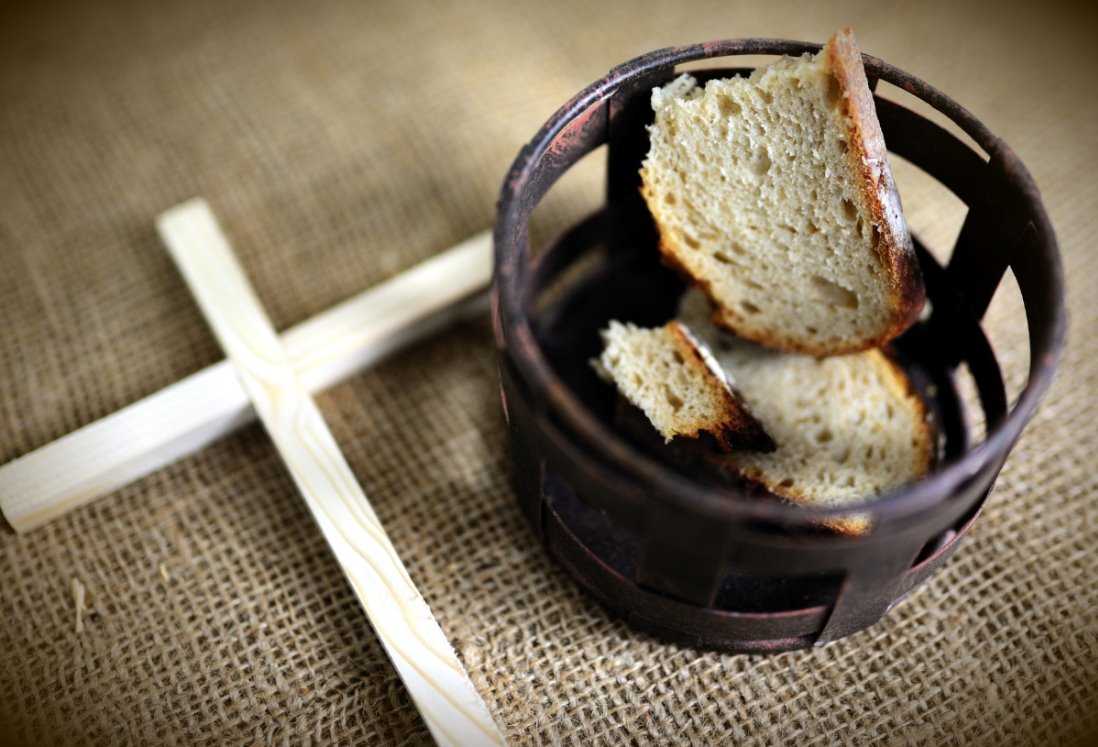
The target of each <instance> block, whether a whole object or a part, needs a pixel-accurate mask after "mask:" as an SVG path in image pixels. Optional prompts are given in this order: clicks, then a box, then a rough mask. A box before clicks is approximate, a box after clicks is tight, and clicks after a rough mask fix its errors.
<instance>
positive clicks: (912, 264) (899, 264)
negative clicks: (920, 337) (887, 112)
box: [825, 28, 926, 349]
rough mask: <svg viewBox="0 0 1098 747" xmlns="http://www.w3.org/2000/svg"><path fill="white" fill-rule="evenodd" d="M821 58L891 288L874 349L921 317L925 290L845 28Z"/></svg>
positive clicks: (853, 46) (861, 69) (859, 62)
mask: <svg viewBox="0 0 1098 747" xmlns="http://www.w3.org/2000/svg"><path fill="white" fill-rule="evenodd" d="M825 59H826V61H827V64H828V67H829V68H830V71H831V75H832V76H833V77H834V78H835V80H836V82H837V83H838V86H839V91H840V92H841V94H842V95H841V96H840V99H839V105H840V106H841V107H842V110H843V113H844V115H845V117H844V119H845V121H846V124H847V131H848V133H849V135H850V138H849V143H850V145H851V147H850V151H849V153H848V157H849V159H850V165H851V168H852V169H853V170H854V171H856V172H857V173H859V174H860V175H861V178H862V183H863V186H864V188H863V190H862V193H863V196H864V197H865V200H866V202H867V205H868V207H869V210H870V213H871V214H872V216H873V223H874V226H876V228H877V232H878V235H879V241H878V242H877V246H876V251H877V256H878V258H879V259H880V262H881V267H882V268H883V269H884V272H885V278H886V281H887V282H888V285H889V289H890V291H891V293H890V297H889V300H890V303H891V308H892V323H891V325H890V326H889V327H888V328H887V329H886V330H885V331H884V332H883V333H882V334H881V335H880V336H879V338H878V339H877V340H873V341H870V344H867V345H865V346H864V348H863V349H865V348H870V347H878V346H880V345H882V344H884V343H886V342H888V341H889V340H891V339H893V338H895V337H896V336H898V335H899V334H900V333H902V332H903V331H904V330H906V329H907V328H908V327H910V326H911V325H912V324H913V323H914V322H915V320H916V319H918V318H919V314H920V313H921V312H922V310H923V306H924V304H925V303H926V288H925V287H924V285H923V276H922V273H921V272H920V271H919V263H918V259H917V258H916V257H915V247H914V245H913V244H912V241H911V233H910V231H909V230H908V227H907V221H906V220H905V219H904V214H903V210H902V208H901V206H900V194H899V192H898V191H897V189H896V183H895V181H894V180H893V178H892V169H891V167H889V165H888V148H887V147H886V146H885V141H884V135H883V133H882V132H881V124H880V121H879V120H878V119H877V108H876V106H875V105H874V104H873V93H872V92H871V91H870V90H869V81H868V80H867V79H866V75H865V65H864V63H863V61H862V53H861V51H860V50H859V49H858V44H857V42H856V41H855V40H854V34H853V32H852V31H851V30H850V29H849V28H847V29H844V30H842V31H840V32H838V33H836V34H835V35H833V36H832V37H831V39H829V40H828V42H827V46H826V47H825Z"/></svg>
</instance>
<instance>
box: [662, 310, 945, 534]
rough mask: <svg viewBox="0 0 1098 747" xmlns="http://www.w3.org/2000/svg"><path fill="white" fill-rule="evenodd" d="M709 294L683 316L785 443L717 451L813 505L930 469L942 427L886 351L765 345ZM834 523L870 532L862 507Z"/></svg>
mask: <svg viewBox="0 0 1098 747" xmlns="http://www.w3.org/2000/svg"><path fill="white" fill-rule="evenodd" d="M708 314H709V303H708V301H707V300H706V299H705V298H704V297H703V296H702V295H701V294H700V293H699V292H698V291H690V292H689V293H688V294H687V295H686V296H685V297H684V299H683V302H682V305H681V306H680V312H679V315H680V318H681V319H684V320H685V321H686V323H689V324H691V325H692V327H693V329H695V330H696V331H697V333H698V334H699V336H700V337H701V338H702V339H703V340H705V342H706V343H708V344H709V346H710V348H711V349H712V350H713V352H714V355H715V357H716V358H717V360H718V362H719V363H720V364H721V366H722V367H723V368H724V369H725V370H726V371H728V372H730V373H731V374H732V375H734V376H735V377H736V382H737V386H738V388H739V389H740V391H741V392H742V393H743V395H744V396H745V397H746V398H747V399H748V401H750V402H751V406H752V411H753V412H754V413H755V414H756V415H757V416H758V417H759V419H760V420H761V421H762V422H764V423H766V428H767V431H768V432H769V433H770V435H771V436H772V437H773V439H774V442H775V443H776V444H777V448H776V449H775V450H774V451H773V452H770V453H768V454H752V453H739V452H736V453H731V454H727V455H722V456H720V457H717V458H718V459H719V460H720V462H721V463H722V464H723V465H724V466H725V467H727V468H728V469H730V470H733V471H734V472H736V473H738V474H740V475H742V476H744V477H746V478H747V479H749V480H752V481H755V482H757V483H759V484H761V485H762V486H763V487H765V488H766V489H767V490H768V491H769V492H771V493H773V494H774V495H776V496H779V497H781V498H785V499H787V500H789V501H792V502H795V503H800V504H803V505H807V506H847V505H849V506H851V507H853V508H856V507H857V504H859V503H864V502H865V501H867V500H869V499H871V498H873V497H875V496H878V495H881V494H883V493H886V492H888V491H890V490H894V489H896V488H898V487H900V486H902V485H904V484H906V483H910V482H912V481H914V480H916V479H918V478H919V477H921V476H923V475H925V474H926V473H927V472H929V470H930V468H931V466H932V464H933V460H934V444H935V440H934V430H933V428H932V427H931V425H930V422H929V420H928V417H927V410H926V405H925V404H924V402H923V400H922V398H921V397H920V396H919V395H918V394H917V393H916V392H915V391H914V389H913V387H912V386H911V383H910V381H909V379H908V377H907V375H906V374H905V373H904V371H903V369H901V368H900V367H899V366H898V365H897V364H896V363H895V362H893V361H892V360H891V359H889V358H888V356H886V355H885V354H884V353H883V352H882V351H880V350H869V351H866V352H863V353H854V354H850V355H841V356H829V357H826V358H817V357H814V356H808V355H798V354H794V353H785V352H782V351H779V350H771V349H767V348H764V347H762V346H760V345H757V344H755V343H752V342H749V341H747V340H742V339H738V338H735V337H733V336H731V335H728V334H727V333H725V332H723V331H721V330H719V329H717V328H716V327H714V326H713V325H708V324H706V323H705V318H706V316H707V315H708ZM827 526H828V527H829V528H831V529H834V530H835V531H839V532H842V533H844V534H863V533H865V532H866V531H867V530H868V529H869V520H868V519H867V518H866V517H865V516H864V515H859V514H857V513H856V511H855V512H852V514H851V515H850V516H849V517H843V518H840V519H836V520H833V521H830V522H827Z"/></svg>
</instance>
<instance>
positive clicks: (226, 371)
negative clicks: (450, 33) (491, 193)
mask: <svg viewBox="0 0 1098 747" xmlns="http://www.w3.org/2000/svg"><path fill="white" fill-rule="evenodd" d="M491 251H492V250H491V238H490V236H489V234H488V232H487V231H485V232H484V233H481V234H478V235H477V236H474V237H473V238H471V239H469V240H468V241H465V242H462V243H461V244H458V245H457V246H455V247H453V248H451V249H449V250H447V251H445V252H442V253H441V254H438V255H436V256H434V257H432V258H430V259H428V260H426V261H424V262H422V263H420V264H418V265H416V266H415V267H412V268H411V269H409V270H405V271H404V272H402V273H399V274H398V275H396V276H395V277H393V278H391V279H389V280H387V281H385V282H383V283H381V284H380V285H378V286H376V287H375V288H372V289H370V290H368V291H365V292H364V293H362V294H360V295H358V296H356V297H354V298H351V299H349V300H348V301H345V302H343V303H341V304H339V305H337V306H335V307H333V308H331V309H329V310H327V311H325V312H323V313H321V314H318V315H317V316H315V317H313V318H312V319H309V320H308V321H305V322H302V323H301V324H299V325H297V326H295V327H292V328H291V329H289V330H288V331H287V332H285V333H284V334H283V335H282V337H281V343H282V346H283V347H284V348H285V350H286V353H287V355H288V356H289V359H290V362H291V364H292V365H293V368H294V370H295V371H297V373H298V375H299V376H300V377H301V380H302V382H304V384H305V386H306V387H307V388H308V389H309V391H311V392H317V391H321V390H323V389H325V388H327V387H329V386H331V385H332V384H335V383H336V382H339V381H342V380H343V379H345V378H346V377H347V376H349V375H351V374H353V373H355V372H357V371H360V370H362V369H363V368H365V367H367V366H370V365H372V364H374V363H376V362H378V361H380V360H382V359H384V358H385V357H387V356H388V355H391V354H392V353H394V352H396V351H397V350H400V349H402V348H403V347H406V346H407V345H410V344H412V343H414V342H416V341H418V340H420V339H422V338H424V337H425V336H427V335H428V334H430V333H432V332H435V331H437V330H438V329H440V328H441V327H443V326H444V325H446V324H448V323H450V322H452V321H454V320H456V319H461V318H462V317H466V316H470V315H471V314H473V313H478V312H480V311H481V310H483V309H486V308H487V303H486V299H485V298H484V294H483V291H484V290H485V289H486V288H487V287H488V282H489V280H490V278H491ZM254 418H255V413H254V411H253V410H252V406H251V403H250V402H249V400H248V395H247V394H246V393H245V391H244V389H243V387H242V386H241V385H240V383H239V381H237V378H236V376H235V374H234V373H233V371H232V367H231V366H230V365H229V363H228V361H222V362H220V363H217V364H215V365H213V366H210V367H208V368H206V369H204V370H202V371H199V372H198V373H196V374H193V375H192V376H189V377H187V378H185V379H183V380H182V381H179V382H177V383H175V384H172V385H171V386H169V387H167V388H165V389H162V390H160V391H159V392H157V393H155V394H153V395H150V396H148V397H146V398H145V399H143V400H141V401H139V402H135V403H133V404H131V405H129V406H128V407H125V408H123V409H121V410H119V411H118V412H116V413H113V414H111V415H108V416H107V417H105V418H102V419H101V420H97V421H95V422H94V423H91V424H89V425H86V426H84V427H83V428H80V429H79V430H76V431H73V432H72V433H70V434H68V435H66V436H64V437H62V438H60V439H58V440H56V441H53V442H52V443H49V444H46V445H45V446H42V447H41V448H39V449H36V450H34V451H32V452H29V453H27V454H25V455H23V456H21V457H19V458H18V459H16V460H14V461H12V462H9V463H8V464H5V465H3V466H0V512H2V513H3V514H4V518H6V519H7V520H8V523H10V524H11V526H12V528H13V529H15V530H16V531H17V532H25V531H28V530H30V529H33V528H35V527H37V526H41V525H42V524H45V523H46V522H48V521H51V520H52V519H55V518H57V517H59V516H62V515H64V514H65V513H67V512H69V511H72V510H73V509H76V508H79V507H80V506H83V505H85V504H87V503H89V502H91V501H93V500H95V499H96V498H99V497H102V496H104V495H108V494H110V493H113V492H114V491H116V490H118V489H120V488H122V487H124V486H126V485H128V484H129V483H131V482H133V481H135V480H138V479H139V478H141V477H144V476H145V475H147V474H150V473H152V472H155V471H156V470H158V469H160V468H161V467H164V466H165V465H168V464H171V463H172V462H174V461H175V460H177V459H181V458H182V457H185V456H187V455H188V454H192V453H194V452H196V451H198V450H199V449H201V448H203V447H205V446H207V445H209V444H211V443H213V442H214V441H216V440H217V439H219V438H221V437H222V436H224V435H225V434H227V433H230V432H231V431H233V430H235V429H237V428H239V427H241V426H243V425H244V424H246V423H248V422H250V421H251V420H253V419H254Z"/></svg>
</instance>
